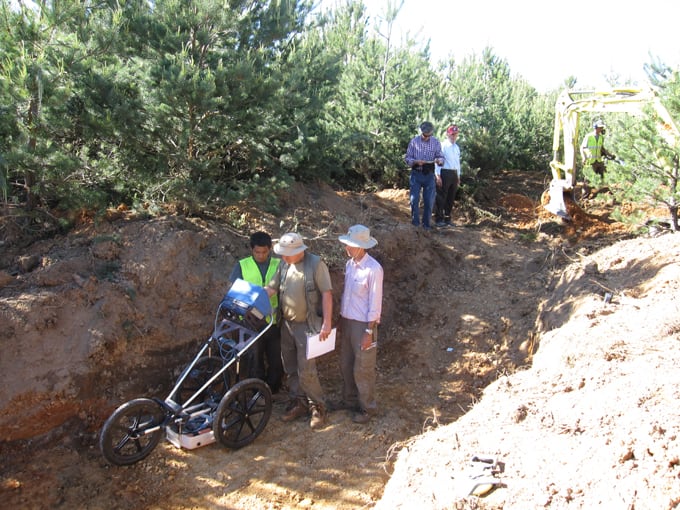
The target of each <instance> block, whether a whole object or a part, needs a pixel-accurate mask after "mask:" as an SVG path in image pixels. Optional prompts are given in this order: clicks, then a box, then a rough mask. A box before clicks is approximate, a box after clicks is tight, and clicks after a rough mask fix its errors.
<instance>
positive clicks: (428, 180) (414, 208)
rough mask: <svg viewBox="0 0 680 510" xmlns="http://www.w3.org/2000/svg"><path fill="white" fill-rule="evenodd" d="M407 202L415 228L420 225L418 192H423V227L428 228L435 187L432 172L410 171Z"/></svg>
mask: <svg viewBox="0 0 680 510" xmlns="http://www.w3.org/2000/svg"><path fill="white" fill-rule="evenodd" d="M409 184H410V189H409V200H410V202H411V223H413V224H414V225H415V226H416V227H417V226H419V225H420V190H421V188H422V190H423V227H425V228H430V219H431V218H432V205H433V204H434V196H435V192H436V189H437V185H436V184H435V182H434V174H433V173H432V172H430V173H428V174H424V173H422V172H416V171H415V170H411V178H410V180H409Z"/></svg>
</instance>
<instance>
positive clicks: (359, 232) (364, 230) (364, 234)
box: [338, 225, 378, 250]
mask: <svg viewBox="0 0 680 510" xmlns="http://www.w3.org/2000/svg"><path fill="white" fill-rule="evenodd" d="M338 239H339V240H340V242H341V243H345V244H346V245H347V246H352V247H353V248H363V249H364V250H367V249H368V248H373V247H374V246H375V245H376V244H378V241H376V240H375V238H373V237H371V231H370V230H369V229H368V227H365V226H364V225H353V226H351V227H349V230H348V231H347V234H346V235H344V236H340V237H338Z"/></svg>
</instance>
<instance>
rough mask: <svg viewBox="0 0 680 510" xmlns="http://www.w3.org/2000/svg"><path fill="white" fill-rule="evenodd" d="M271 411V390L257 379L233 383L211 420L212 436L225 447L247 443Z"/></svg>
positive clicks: (257, 431) (262, 428)
mask: <svg viewBox="0 0 680 510" xmlns="http://www.w3.org/2000/svg"><path fill="white" fill-rule="evenodd" d="M271 415H272V392H271V390H270V389H269V386H267V383H265V382H264V381H262V380H260V379H245V380H243V381H241V382H239V383H237V384H236V385H235V386H234V387H233V388H231V389H230V390H229V391H228V392H227V394H226V395H225V396H224V397H223V398H222V401H221V402H220V405H219V406H218V407H217V411H216V412H215V418H214V420H213V434H215V438H216V439H217V440H218V441H219V442H220V443H221V444H222V445H224V446H226V447H228V448H234V449H236V448H242V447H244V446H246V445H249V444H250V443H252V442H253V441H255V439H256V438H257V436H259V435H260V433H261V432H262V431H263V430H264V428H265V427H266V426H267V422H268V421H269V418H270V417H271Z"/></svg>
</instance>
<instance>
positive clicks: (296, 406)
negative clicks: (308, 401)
mask: <svg viewBox="0 0 680 510" xmlns="http://www.w3.org/2000/svg"><path fill="white" fill-rule="evenodd" d="M308 414H309V409H307V406H306V405H305V404H304V402H302V400H300V399H299V398H296V399H295V400H293V401H292V402H291V403H290V405H289V406H288V407H287V408H286V412H285V414H284V415H283V416H281V421H293V420H296V419H298V418H300V417H301V416H307V415H308Z"/></svg>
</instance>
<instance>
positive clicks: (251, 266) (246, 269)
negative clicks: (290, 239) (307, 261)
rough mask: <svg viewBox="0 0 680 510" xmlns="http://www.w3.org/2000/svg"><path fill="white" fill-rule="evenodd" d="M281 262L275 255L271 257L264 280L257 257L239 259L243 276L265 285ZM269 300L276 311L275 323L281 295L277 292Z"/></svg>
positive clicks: (246, 279) (261, 285) (253, 282)
mask: <svg viewBox="0 0 680 510" xmlns="http://www.w3.org/2000/svg"><path fill="white" fill-rule="evenodd" d="M280 262H281V259H275V258H274V257H271V258H270V259H269V267H268V268H267V274H266V275H265V277H264V280H262V273H261V272H260V268H259V266H258V265H257V262H255V259H254V258H253V257H252V256H250V257H246V258H244V259H241V260H239V264H240V265H241V275H242V276H243V279H244V280H245V281H247V282H248V283H252V284H254V285H259V286H260V287H264V286H265V285H267V284H268V283H269V282H270V281H271V279H272V278H273V277H274V273H276V268H278V267H279V263H280ZM269 302H270V303H271V304H272V311H273V312H274V323H276V316H277V313H276V309H277V308H278V306H279V296H278V295H277V294H274V295H273V296H271V297H270V298H269Z"/></svg>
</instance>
